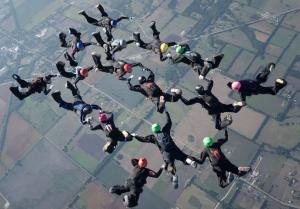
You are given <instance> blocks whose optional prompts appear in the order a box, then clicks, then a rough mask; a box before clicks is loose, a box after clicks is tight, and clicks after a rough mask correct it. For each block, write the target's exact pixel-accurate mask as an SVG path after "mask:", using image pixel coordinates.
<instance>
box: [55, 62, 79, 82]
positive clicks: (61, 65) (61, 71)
mask: <svg viewBox="0 0 300 209" xmlns="http://www.w3.org/2000/svg"><path fill="white" fill-rule="evenodd" d="M56 68H57V70H58V72H59V74H60V75H61V76H63V77H65V78H75V77H76V75H75V74H74V73H71V72H66V70H65V63H64V62H62V61H58V62H57V63H56Z"/></svg>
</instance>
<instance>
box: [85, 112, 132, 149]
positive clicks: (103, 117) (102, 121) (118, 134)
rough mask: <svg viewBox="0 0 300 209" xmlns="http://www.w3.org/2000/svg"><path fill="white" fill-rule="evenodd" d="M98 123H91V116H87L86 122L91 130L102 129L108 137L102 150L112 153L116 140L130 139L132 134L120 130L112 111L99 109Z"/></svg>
mask: <svg viewBox="0 0 300 209" xmlns="http://www.w3.org/2000/svg"><path fill="white" fill-rule="evenodd" d="M98 119H99V124H97V125H93V123H92V121H91V117H90V118H88V120H87V122H88V124H89V126H90V129H91V130H92V131H95V130H102V131H104V133H105V134H106V137H108V138H109V140H108V142H107V143H106V144H105V145H104V147H103V151H104V152H108V153H112V152H113V151H114V150H115V148H116V146H117V144H118V142H127V141H132V136H131V134H130V133H129V132H127V131H120V130H119V129H118V128H117V127H116V125H115V123H114V115H113V113H112V112H105V111H100V113H99V118H98Z"/></svg>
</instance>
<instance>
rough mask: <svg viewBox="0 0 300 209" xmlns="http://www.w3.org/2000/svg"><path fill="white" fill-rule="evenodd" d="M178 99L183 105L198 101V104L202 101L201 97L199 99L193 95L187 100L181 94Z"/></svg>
mask: <svg viewBox="0 0 300 209" xmlns="http://www.w3.org/2000/svg"><path fill="white" fill-rule="evenodd" d="M180 99H181V101H182V102H183V104H185V105H193V104H196V103H200V104H202V103H203V101H202V99H200V98H199V97H194V98H192V99H190V100H187V99H186V98H184V97H182V96H181V97H180Z"/></svg>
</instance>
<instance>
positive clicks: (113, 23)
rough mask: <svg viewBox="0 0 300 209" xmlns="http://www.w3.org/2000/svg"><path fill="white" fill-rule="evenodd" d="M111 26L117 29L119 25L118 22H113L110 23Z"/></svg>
mask: <svg viewBox="0 0 300 209" xmlns="http://www.w3.org/2000/svg"><path fill="white" fill-rule="evenodd" d="M110 24H111V25H112V26H113V27H116V26H117V24H118V21H117V20H111V21H110Z"/></svg>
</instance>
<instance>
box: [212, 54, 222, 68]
mask: <svg viewBox="0 0 300 209" xmlns="http://www.w3.org/2000/svg"><path fill="white" fill-rule="evenodd" d="M223 57H224V54H219V55H217V56H215V57H214V58H213V59H212V60H211V63H212V69H215V68H218V67H219V65H220V63H221V61H222V59H223Z"/></svg>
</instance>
